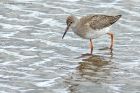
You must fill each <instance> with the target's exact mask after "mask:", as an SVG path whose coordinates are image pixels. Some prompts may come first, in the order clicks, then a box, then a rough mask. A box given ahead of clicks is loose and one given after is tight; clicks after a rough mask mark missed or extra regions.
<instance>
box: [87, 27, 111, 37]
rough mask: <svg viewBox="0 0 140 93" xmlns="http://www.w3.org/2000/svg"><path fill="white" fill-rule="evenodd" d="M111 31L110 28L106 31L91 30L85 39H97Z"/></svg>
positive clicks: (105, 29)
mask: <svg viewBox="0 0 140 93" xmlns="http://www.w3.org/2000/svg"><path fill="white" fill-rule="evenodd" d="M109 30H110V27H106V28H104V29H99V30H93V29H91V30H90V31H88V33H87V34H86V36H85V37H84V38H85V39H95V38H98V37H100V36H102V35H105V34H107V33H108V32H109Z"/></svg>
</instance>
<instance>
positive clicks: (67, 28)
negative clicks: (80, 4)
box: [62, 24, 71, 39]
mask: <svg viewBox="0 0 140 93" xmlns="http://www.w3.org/2000/svg"><path fill="white" fill-rule="evenodd" d="M70 25H71V24H69V25H68V26H67V27H66V29H65V32H64V34H63V36H62V39H63V38H64V36H65V35H66V33H67V31H68V30H69V27H70Z"/></svg>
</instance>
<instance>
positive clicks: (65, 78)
mask: <svg viewBox="0 0 140 93" xmlns="http://www.w3.org/2000/svg"><path fill="white" fill-rule="evenodd" d="M98 13H99V14H108V15H116V14H122V18H121V19H120V20H119V21H118V22H117V23H116V24H114V25H113V26H112V28H111V31H112V32H114V34H115V46H114V50H113V53H110V50H108V49H104V48H105V47H107V46H109V43H110V39H109V37H108V36H107V35H105V36H102V37H100V38H99V39H96V40H94V45H95V47H94V55H93V56H89V55H86V53H88V52H89V47H88V46H89V40H84V39H81V38H79V37H78V36H76V35H74V34H73V33H72V32H68V33H67V35H66V37H65V39H63V40H62V39H61V37H62V34H63V32H64V29H65V27H66V23H65V19H66V17H67V16H68V15H70V14H74V15H76V16H83V15H86V14H98ZM139 27H140V1H139V0H0V93H140V30H139Z"/></svg>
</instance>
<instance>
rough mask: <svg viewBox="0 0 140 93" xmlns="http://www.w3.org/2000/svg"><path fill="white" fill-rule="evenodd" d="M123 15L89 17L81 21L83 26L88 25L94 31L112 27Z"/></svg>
mask: <svg viewBox="0 0 140 93" xmlns="http://www.w3.org/2000/svg"><path fill="white" fill-rule="evenodd" d="M120 17H121V15H117V16H108V15H88V16H85V17H83V18H81V19H80V20H81V21H82V20H83V22H82V24H88V25H89V26H90V27H91V28H92V29H94V30H96V29H102V28H105V27H108V26H111V25H112V24H113V23H115V22H116V21H117V20H118V19H119V18H120Z"/></svg>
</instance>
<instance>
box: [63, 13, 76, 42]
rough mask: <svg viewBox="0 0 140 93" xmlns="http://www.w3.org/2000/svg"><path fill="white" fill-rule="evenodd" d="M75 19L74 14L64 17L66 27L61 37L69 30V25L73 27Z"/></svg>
mask: <svg viewBox="0 0 140 93" xmlns="http://www.w3.org/2000/svg"><path fill="white" fill-rule="evenodd" d="M76 21H77V18H76V17H75V16H72V15H71V16H68V17H67V19H66V24H67V27H66V29H65V32H64V34H63V36H62V39H63V38H64V36H65V35H66V33H67V31H68V30H69V28H70V27H74V26H75V24H76Z"/></svg>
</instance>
